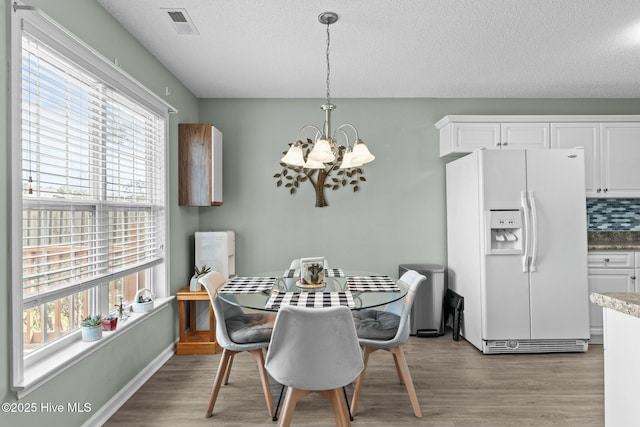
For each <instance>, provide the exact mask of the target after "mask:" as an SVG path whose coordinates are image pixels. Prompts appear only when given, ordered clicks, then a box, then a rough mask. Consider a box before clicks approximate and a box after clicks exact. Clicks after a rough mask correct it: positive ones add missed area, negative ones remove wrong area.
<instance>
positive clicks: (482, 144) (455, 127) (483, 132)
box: [450, 123, 500, 153]
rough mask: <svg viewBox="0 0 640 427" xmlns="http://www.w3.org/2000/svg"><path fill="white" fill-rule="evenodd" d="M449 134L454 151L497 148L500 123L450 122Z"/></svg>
mask: <svg viewBox="0 0 640 427" xmlns="http://www.w3.org/2000/svg"><path fill="white" fill-rule="evenodd" d="M450 136H451V148H452V152H454V153H470V152H472V151H474V150H476V149H478V148H499V144H500V123H452V124H451V135H450Z"/></svg>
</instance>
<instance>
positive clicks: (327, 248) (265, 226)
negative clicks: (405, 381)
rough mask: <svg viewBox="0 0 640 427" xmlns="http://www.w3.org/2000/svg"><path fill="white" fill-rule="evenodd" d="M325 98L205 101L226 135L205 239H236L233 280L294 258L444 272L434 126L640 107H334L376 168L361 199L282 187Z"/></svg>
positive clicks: (370, 102)
mask: <svg viewBox="0 0 640 427" xmlns="http://www.w3.org/2000/svg"><path fill="white" fill-rule="evenodd" d="M322 102H323V100H322V99H316V100H309V99H201V100H200V120H201V121H202V122H211V123H213V124H214V125H215V126H216V127H217V128H219V129H220V130H221V131H222V133H223V135H224V155H223V157H224V203H223V205H222V206H221V207H214V208H201V209H200V228H201V229H202V230H223V229H230V230H235V232H236V270H237V273H238V274H252V273H256V272H259V271H269V270H272V269H276V268H285V267H286V266H287V265H288V264H289V262H290V260H291V259H292V258H297V257H300V256H317V255H320V256H325V257H327V258H328V260H329V263H330V265H332V266H337V267H343V268H352V269H360V270H368V271H376V272H380V273H386V274H390V275H393V274H397V269H398V264H402V263H437V264H444V263H445V262H446V212H445V180H444V165H445V163H446V162H447V161H449V160H450V159H446V160H445V159H440V158H439V152H438V150H439V145H438V131H437V129H436V128H435V126H434V123H435V122H437V121H438V120H440V119H441V118H442V117H444V116H445V115H448V114H640V100H638V99H631V100H607V99H569V100H568V99H424V98H421V99H418V98H416V99H345V100H341V99H334V100H333V102H334V103H335V104H336V105H337V106H338V108H337V109H336V110H335V111H334V115H333V118H332V119H333V123H334V128H335V127H337V126H338V124H341V123H344V122H349V123H352V124H354V125H355V126H356V127H357V128H358V132H359V134H360V137H361V138H362V139H363V140H364V141H365V142H366V143H367V146H368V147H369V149H370V150H371V152H372V153H373V154H374V155H375V156H376V160H375V161H374V162H372V163H370V164H368V165H365V167H364V169H365V176H366V178H367V182H366V183H365V184H364V185H363V186H362V189H361V191H360V192H358V193H353V192H352V191H351V190H350V189H348V188H341V189H339V190H336V191H331V190H328V191H327V192H326V195H327V199H328V201H329V206H328V207H325V208H315V207H314V204H315V196H314V193H313V188H312V187H311V185H310V184H309V183H303V184H302V187H301V191H299V192H298V193H296V194H295V195H293V196H292V195H290V194H289V193H288V191H287V190H286V189H285V188H277V187H276V180H275V179H274V178H273V175H274V174H275V173H276V172H279V171H280V167H279V165H278V164H279V162H280V158H281V156H282V154H281V153H282V151H284V150H286V149H287V148H288V146H287V144H288V143H290V142H293V140H294V139H295V138H296V134H297V132H298V130H299V129H300V128H301V127H302V126H303V125H305V124H315V125H316V126H321V125H322V121H323V119H324V116H323V112H322V111H321V110H320V108H319V106H320V104H322Z"/></svg>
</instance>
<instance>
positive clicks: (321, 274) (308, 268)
mask: <svg viewBox="0 0 640 427" xmlns="http://www.w3.org/2000/svg"><path fill="white" fill-rule="evenodd" d="M324 267H325V258H324V257H308V258H300V283H301V284H303V285H319V284H322V283H325V268H324Z"/></svg>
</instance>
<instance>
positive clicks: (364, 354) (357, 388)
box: [351, 347, 377, 416]
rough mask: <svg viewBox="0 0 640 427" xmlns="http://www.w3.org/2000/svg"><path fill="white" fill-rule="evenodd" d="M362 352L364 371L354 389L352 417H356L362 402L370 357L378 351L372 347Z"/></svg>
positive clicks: (365, 348)
mask: <svg viewBox="0 0 640 427" xmlns="http://www.w3.org/2000/svg"><path fill="white" fill-rule="evenodd" d="M362 349H363V352H362V363H363V364H364V369H362V372H361V373H360V375H358V379H357V380H356V385H355V387H354V389H353V397H352V398H351V415H352V416H354V415H356V411H357V410H358V401H359V400H360V390H361V389H362V383H363V382H364V375H365V373H366V372H367V363H368V362H369V355H370V354H371V353H373V352H374V351H376V350H377V349H375V348H371V347H363V348H362Z"/></svg>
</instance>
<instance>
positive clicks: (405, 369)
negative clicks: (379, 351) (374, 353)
mask: <svg viewBox="0 0 640 427" xmlns="http://www.w3.org/2000/svg"><path fill="white" fill-rule="evenodd" d="M390 351H391V352H392V353H393V355H394V356H395V357H396V359H397V360H398V366H399V368H400V371H401V372H402V378H404V381H405V383H404V385H405V386H406V387H407V393H409V399H410V400H411V406H413V413H414V415H415V416H416V417H418V418H422V410H421V409H420V403H418V395H417V394H416V389H415V388H414V387H413V379H411V373H410V372H409V365H407V359H406V358H405V357H404V351H403V350H402V346H398V347H395V348H392V349H390Z"/></svg>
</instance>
